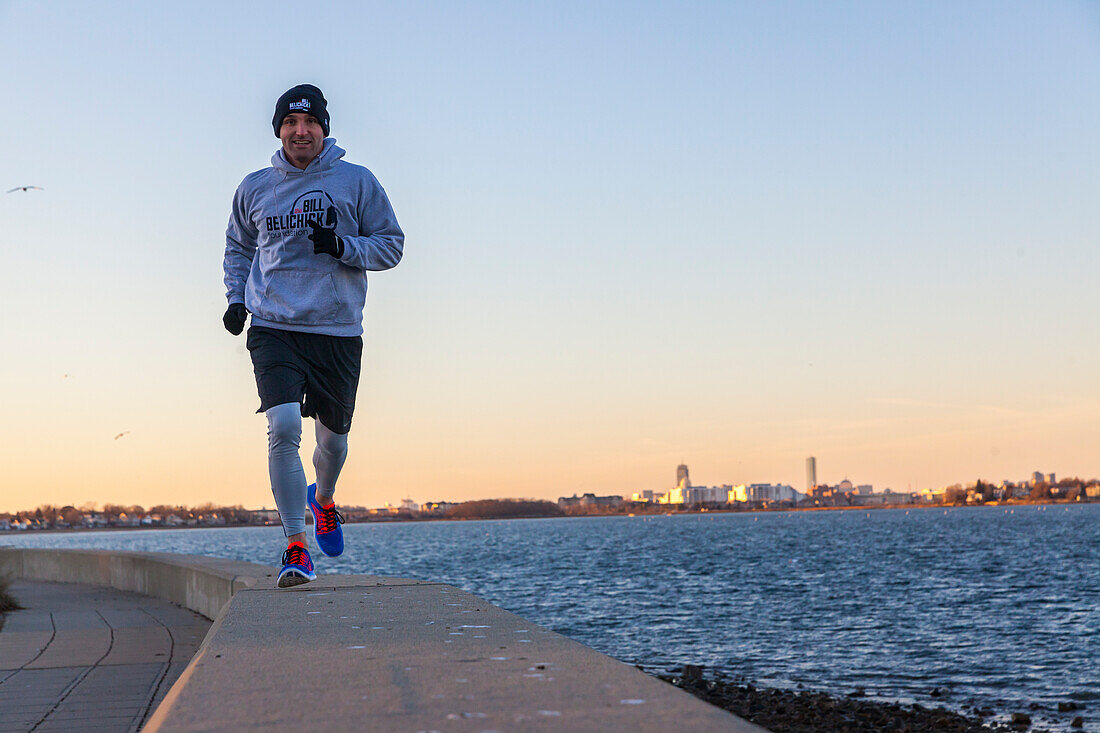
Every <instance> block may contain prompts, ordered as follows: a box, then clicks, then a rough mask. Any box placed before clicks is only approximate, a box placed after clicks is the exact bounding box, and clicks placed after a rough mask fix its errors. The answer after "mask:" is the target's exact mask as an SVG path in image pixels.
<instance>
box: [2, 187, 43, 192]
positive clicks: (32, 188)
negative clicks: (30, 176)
mask: <svg viewBox="0 0 1100 733" xmlns="http://www.w3.org/2000/svg"><path fill="white" fill-rule="evenodd" d="M31 190H34V191H45V190H46V189H44V188H42V187H41V186H16V187H15V188H13V189H10V190H9V191H8V193H15V192H16V191H31Z"/></svg>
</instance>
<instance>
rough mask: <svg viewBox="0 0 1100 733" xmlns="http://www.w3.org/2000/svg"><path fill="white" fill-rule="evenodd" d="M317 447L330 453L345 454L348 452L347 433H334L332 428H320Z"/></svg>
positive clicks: (335, 454)
mask: <svg viewBox="0 0 1100 733" xmlns="http://www.w3.org/2000/svg"><path fill="white" fill-rule="evenodd" d="M317 447H318V448H320V449H321V450H322V451H324V452H325V453H328V454H330V455H334V456H340V455H344V454H345V453H347V452H348V436H347V433H344V434H343V435H341V434H340V433H334V432H332V431H331V430H318V431H317Z"/></svg>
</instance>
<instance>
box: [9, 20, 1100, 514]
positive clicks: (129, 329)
mask: <svg viewBox="0 0 1100 733" xmlns="http://www.w3.org/2000/svg"><path fill="white" fill-rule="evenodd" d="M0 27H3V28H4V29H5V30H6V32H5V40H4V44H3V45H2V47H0V64H2V65H3V68H4V69H5V70H6V73H5V75H4V78H3V80H2V81H0V94H2V96H3V98H4V99H6V100H7V101H8V105H6V107H5V113H4V116H5V119H7V120H8V125H7V129H8V138H7V139H8V143H7V145H5V153H4V156H3V163H2V164H0V189H2V190H5V191H6V190H7V189H9V188H12V187H15V186H23V185H37V186H41V187H43V188H44V189H45V190H43V191H29V192H17V193H13V194H7V195H2V196H0V225H2V226H0V258H2V260H0V312H2V313H3V318H2V319H0V342H2V343H3V344H4V354H5V358H4V359H3V360H0V379H2V380H3V384H4V385H5V386H6V388H7V397H6V399H5V400H4V404H5V407H6V409H5V413H6V418H7V419H6V420H4V421H3V422H2V423H0V457H2V465H3V469H4V470H3V472H2V474H0V511H4V510H7V511H13V510H16V509H26V508H32V507H34V506H37V505H39V504H42V503H52V504H67V503H73V504H77V505H79V504H83V503H85V502H89V501H91V502H97V503H100V504H102V503H107V502H110V503H124V504H133V503H138V504H142V505H144V506H152V505H154V504H160V503H183V504H189V505H197V504H201V503H205V502H208V501H210V502H215V503H217V504H243V505H245V506H247V507H259V506H272V503H273V502H272V499H271V493H270V483H269V481H268V477H267V471H266V440H267V438H266V421H265V420H264V417H263V416H262V415H257V414H255V411H256V409H257V407H258V406H259V401H258V398H257V396H256V391H255V383H254V380H253V376H252V368H251V363H250V361H249V357H248V353H247V351H246V350H245V348H244V339H243V337H236V338H234V337H233V336H231V335H229V334H228V333H227V332H226V331H225V330H224V329H223V328H222V324H221V315H222V313H223V311H224V310H225V305H226V301H225V289H224V286H223V284H222V272H221V262H222V255H223V251H224V243H225V239H224V237H225V226H226V222H227V220H228V216H229V207H230V201H231V198H232V195H233V192H234V190H235V188H236V186H237V184H238V183H239V182H240V181H241V179H242V178H243V177H244V176H245V175H246V174H247V173H249V172H251V171H254V170H257V169H260V168H263V167H265V166H266V165H267V164H268V161H269V159H270V156H271V154H272V153H273V152H274V151H275V150H276V148H277V146H278V141H277V140H276V138H275V137H274V135H273V132H272V129H271V122H270V120H271V115H272V111H273V108H274V102H275V100H276V99H277V98H278V97H279V95H280V94H281V93H282V92H283V91H285V90H286V89H288V88H289V87H291V86H293V85H294V84H298V83H303V82H304V83H313V84H316V85H318V86H319V87H321V89H322V90H323V91H324V93H325V96H326V97H327V98H328V100H329V112H330V114H331V117H332V127H331V134H332V137H335V138H336V139H337V141H338V143H339V144H340V146H341V147H343V148H345V149H346V150H347V151H348V154H347V158H346V159H347V160H350V161H352V162H355V163H359V164H361V165H365V166H367V167H368V168H370V169H371V170H372V171H373V172H374V173H375V175H376V176H377V177H378V179H379V180H380V181H381V182H382V184H383V185H384V186H385V188H386V190H387V193H388V195H389V197H390V200H391V202H392V204H393V206H394V209H395V211H396V212H397V216H398V219H399V221H400V223H401V225H402V228H403V229H404V231H405V234H406V243H405V257H404V260H403V261H402V262H401V264H400V265H399V266H398V267H397V268H395V269H393V270H390V271H387V272H381V273H374V274H371V275H370V278H369V283H370V290H369V294H368V303H367V311H366V319H365V333H364V343H365V346H364V355H363V358H364V363H363V378H362V381H361V383H360V388H359V396H358V402H357V406H356V412H355V421H354V425H353V428H352V431H351V434H350V441H349V442H350V452H349V456H348V461H347V464H346V465H345V468H344V472H343V475H342V477H341V479H340V483H339V485H338V490H337V497H338V501H339V502H341V503H344V504H349V505H366V506H378V505H381V504H383V503H385V502H392V503H397V502H398V501H399V500H401V499H403V498H406V497H408V498H412V499H414V500H415V501H418V502H424V501H429V500H432V501H438V500H450V501H462V500H468V499H475V498H488V497H531V498H542V499H556V498H557V497H559V496H568V495H572V494H574V493H583V492H588V491H592V492H595V493H598V494H624V493H626V494H629V493H631V492H634V491H640V490H643V489H653V490H665V489H668V488H670V487H671V486H672V485H673V484H674V480H675V470H676V466H677V464H678V463H680V462H681V461H683V462H685V463H687V464H688V465H689V467H690V469H691V477H692V479H693V483H695V484H699V485H717V484H730V483H732V484H738V483H743V482H765V481H766V482H782V483H789V484H791V485H793V486H795V487H796V488H799V489H805V458H806V457H807V456H810V455H813V456H816V457H817V465H818V479H819V480H820V481H824V482H829V483H836V482H838V481H840V480H841V479H843V478H849V479H851V480H852V481H853V482H855V483H870V484H873V485H874V486H875V489H876V490H883V489H885V488H887V487H890V488H892V489H894V490H899V491H901V490H906V489H914V490H915V489H917V488H923V487H930V486H942V485H946V484H952V483H955V482H958V481H964V482H965V481H968V480H974V479H977V478H983V479H987V480H995V481H998V480H1001V479H1022V478H1025V477H1028V476H1030V474H1031V472H1032V471H1035V470H1041V471H1044V472H1057V473H1058V474H1059V475H1060V476H1061V475H1079V476H1082V477H1092V476H1097V475H1100V451H1098V449H1097V446H1100V378H1098V375H1100V338H1097V335H1098V334H1097V314H1098V312H1100V287H1098V284H1100V260H1098V254H1097V249H1098V248H1097V245H1098V243H1100V206H1097V205H1096V201H1097V200H1098V198H1100V196H1098V195H1100V143H1098V137H1097V135H1096V129H1097V123H1098V121H1100V101H1098V97H1097V95H1096V89H1098V88H1100V4H1096V3H1092V2H1084V1H1082V2H1045V3H1038V2H968V3H958V2H953V1H943V2H926V3H879V2H836V3H816V2H774V3H760V2H732V1H730V2H693V3H645V2H637V3H625V2H624V3H612V2H555V3H538V4H536V3H514V2H499V3H491V2H476V3H461V2H457V3H452V2H437V3H432V2H417V3H366V2H339V1H334V2H329V3H325V4H324V5H320V6H302V5H301V4H298V3H294V4H291V3H281V2H263V3H260V2H255V3H212V2H211V3H207V2H194V3H176V4H168V3H142V2H132V3H121V2H114V3H108V4H106V5H104V4H97V5H93V4H90V3H86V2H29V1H28V2H4V1H2V0H0ZM312 446H313V440H312V428H311V425H310V424H309V421H307V428H306V435H305V438H304V440H303V455H304V456H305V457H306V459H307V460H306V472H307V475H308V476H310V477H311V480H312V475H313V469H312V466H311V465H310V464H309V460H308V458H309V456H310V455H311V454H312Z"/></svg>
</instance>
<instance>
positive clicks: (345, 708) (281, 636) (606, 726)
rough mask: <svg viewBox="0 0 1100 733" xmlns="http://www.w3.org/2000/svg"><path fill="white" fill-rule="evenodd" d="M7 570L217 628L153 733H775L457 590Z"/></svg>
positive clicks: (2, 556)
mask: <svg viewBox="0 0 1100 733" xmlns="http://www.w3.org/2000/svg"><path fill="white" fill-rule="evenodd" d="M0 574H3V575H7V576H9V577H22V578H30V579H37V580H53V581H63V582H75V583H86V584H93V585H106V586H111V587H115V588H119V589H121V590H129V591H136V592H138V593H143V594H146V595H150V596H155V597H158V598H163V599H165V600H169V601H172V602H174V603H178V604H179V605H181V606H184V607H186V608H189V609H191V610H194V611H196V612H198V613H201V614H203V615H205V616H207V617H208V618H212V619H214V624H213V626H212V627H211V629H210V632H209V633H208V634H207V636H206V639H205V640H204V641H203V643H202V646H201V647H200V649H199V651H198V652H197V653H196V655H195V656H194V658H193V659H192V660H191V662H190V664H189V665H188V666H187V668H186V670H184V672H183V674H182V675H180V677H179V679H178V680H177V682H176V683H175V685H173V687H172V688H171V690H170V691H169V692H168V694H167V695H166V696H165V698H164V701H163V702H162V703H161V704H160V706H159V707H158V708H157V710H156V711H155V712H154V714H153V716H152V717H151V718H150V720H149V723H148V724H147V726H146V727H145V729H144V730H148V731H224V730H292V729H293V730H296V729H301V728H302V727H303V726H305V727H315V726H317V725H322V724H323V726H324V727H325V728H328V729H333V730H377V731H391V730H393V731H433V730H434V731H492V730H495V731H504V730H539V731H542V730H547V731H551V730H553V731H609V730H631V731H632V732H633V731H736V732H739V733H750V732H759V731H763V729H762V728H759V727H757V726H754V725H752V724H750V723H747V722H746V721H744V720H742V719H740V718H737V717H735V716H733V715H730V714H728V713H726V712H724V711H722V710H720V709H718V708H715V707H712V706H710V705H708V704H706V703H703V702H701V701H699V700H697V699H695V698H694V697H692V696H691V695H689V694H687V693H684V692H682V691H680V690H677V689H676V688H674V687H672V686H671V685H668V684H666V683H664V682H662V681H660V680H657V679H654V678H652V677H650V676H649V675H646V674H644V673H643V672H641V671H639V670H637V669H635V668H634V667H631V666H629V665H626V664H623V663H621V662H618V661H616V660H614V659H612V658H610V657H608V656H606V655H604V654H601V653H599V652H597V651H595V650H593V649H590V648H588V647H586V646H583V645H581V644H578V643H577V642H574V641H572V640H570V639H567V638H566V637H564V636H561V635H560V634H556V633H554V632H552V631H550V630H548V629H544V628H541V627H539V626H537V625H535V624H532V623H531V622H529V621H527V620H525V619H523V618H521V617H519V616H516V615H514V614H511V613H508V612H507V611H504V610H503V609H500V608H497V607H495V606H493V605H492V604H490V603H488V602H486V601H484V600H483V599H481V598H478V597H477V596H474V595H472V594H470V593H466V592H464V591H462V590H459V589H458V588H455V587H453V586H449V585H444V584H441V583H430V582H424V581H418V580H410V579H401V578H384V577H377V576H370V575H338V576H321V577H320V578H318V580H317V581H315V582H313V583H309V584H306V585H303V586H298V587H297V588H293V589H289V590H277V589H275V588H273V587H272V586H273V583H274V569H273V568H270V567H266V566H262V565H256V564H252V563H243V562H235V561H231V560H219V559H215V558H207V557H198V556H189V555H175V554H170V553H134V552H114V551H112V552H107V551H97V550H32V549H13V548H0Z"/></svg>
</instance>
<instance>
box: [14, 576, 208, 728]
mask: <svg viewBox="0 0 1100 733" xmlns="http://www.w3.org/2000/svg"><path fill="white" fill-rule="evenodd" d="M10 591H11V594H12V595H13V596H14V597H15V598H16V599H17V600H18V601H19V603H20V604H21V605H22V606H23V607H24V610H22V611H15V612H13V613H10V614H8V616H7V619H6V621H5V623H4V626H3V629H0V730H3V731H36V733H37V732H39V731H40V732H42V733H46V732H48V731H95V733H114V732H115V731H119V732H122V731H136V730H138V729H139V728H141V726H142V725H143V724H144V723H145V721H146V719H147V718H148V717H149V715H150V714H151V712H152V710H153V709H155V708H156V706H157V704H158V703H159V702H160V700H161V698H162V697H163V696H164V694H165V693H166V692H167V691H168V689H169V688H170V687H171V686H172V684H173V683H174V682H175V681H176V679H177V678H178V677H179V675H180V673H181V672H182V671H183V670H184V668H185V667H186V666H187V664H188V662H189V661H190V660H191V657H193V656H194V654H195V651H196V650H197V649H198V647H199V644H201V643H202V640H203V637H204V636H205V635H206V632H207V631H208V630H209V628H210V622H209V621H207V620H206V619H205V618H203V617H202V616H199V615H198V614H196V613H194V612H192V611H188V610H186V609H183V608H180V607H179V606H176V605H174V604H172V603H168V602H167V601H162V600H159V599H155V598H150V597H149V596H145V595H139V594H137V593H128V592H125V591H119V590H115V589H113V588H106V587H102V586H91V585H79V584H74V583H51V582H44V581H32V580H16V581H14V582H13V583H12V585H11V588H10Z"/></svg>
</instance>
